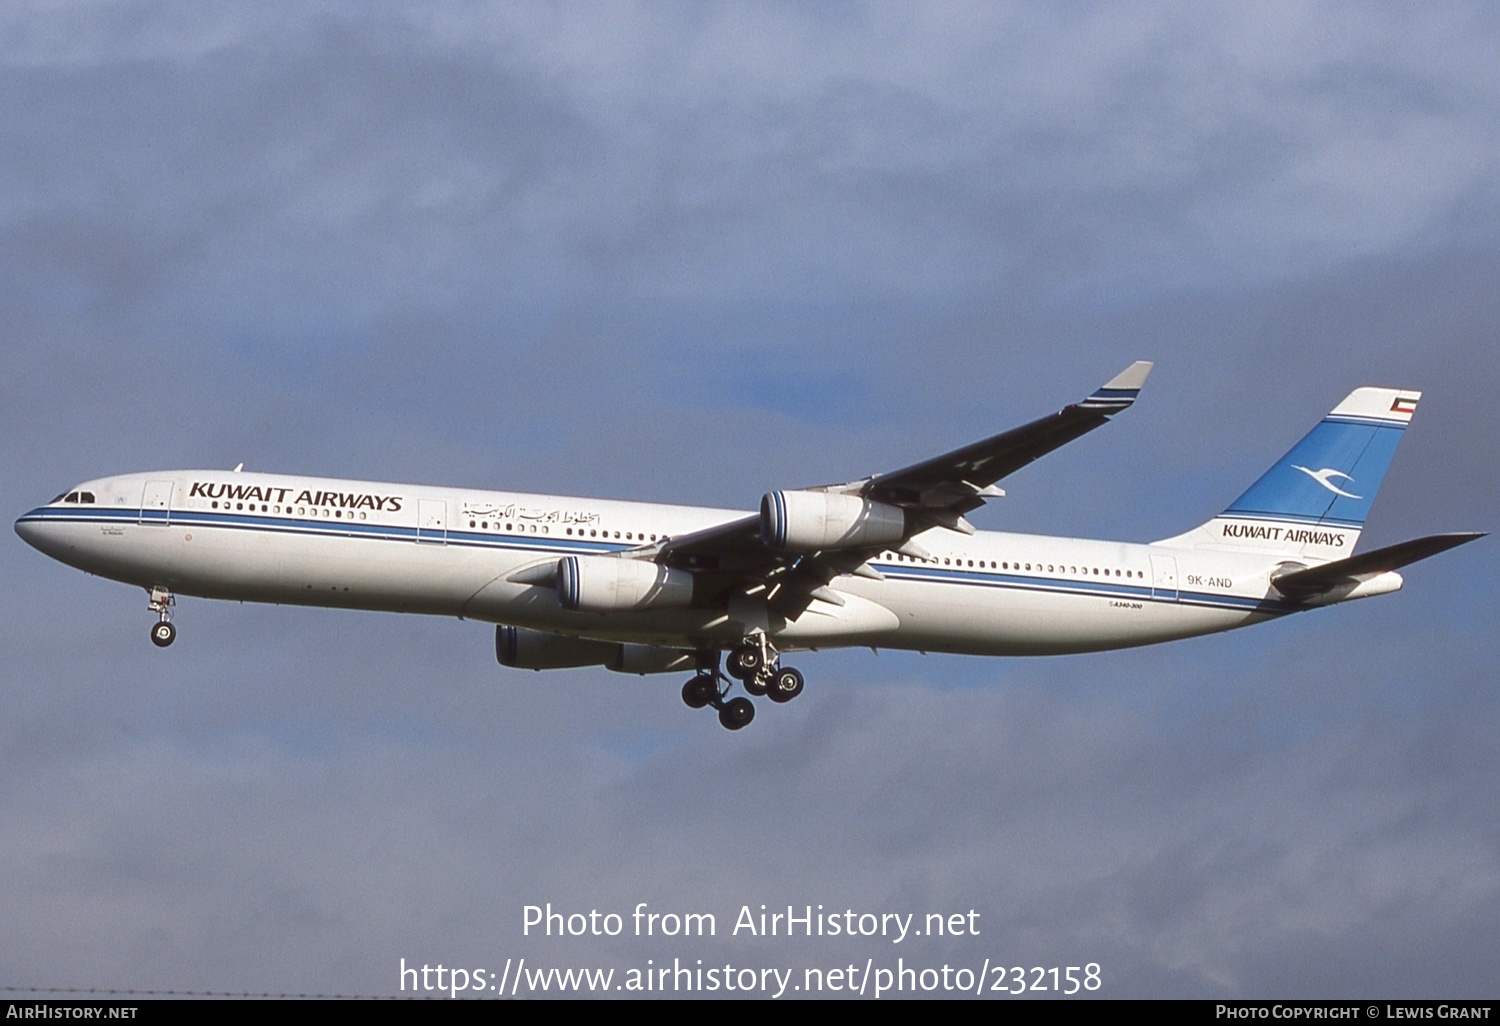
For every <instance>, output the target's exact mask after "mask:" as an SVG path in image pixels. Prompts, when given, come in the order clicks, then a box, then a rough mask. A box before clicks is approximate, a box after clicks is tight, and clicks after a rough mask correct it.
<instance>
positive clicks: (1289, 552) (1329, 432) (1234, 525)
mask: <svg viewBox="0 0 1500 1026" xmlns="http://www.w3.org/2000/svg"><path fill="white" fill-rule="evenodd" d="M1421 397H1422V393H1420V392H1412V391H1406V390H1403V389H1397V388H1356V389H1355V390H1354V391H1353V392H1350V393H1349V395H1348V397H1347V398H1345V399H1344V401H1343V402H1341V403H1339V404H1338V405H1337V406H1336V407H1334V408H1333V411H1332V412H1331V413H1329V414H1328V416H1326V417H1324V418H1323V419H1322V420H1321V421H1319V422H1318V424H1317V425H1316V426H1314V427H1313V429H1312V430H1311V431H1309V432H1308V433H1307V434H1306V435H1305V436H1304V437H1303V439H1302V441H1300V442H1298V443H1297V444H1296V445H1295V446H1293V447H1292V450H1291V451H1290V452H1288V453H1287V454H1286V455H1285V456H1283V457H1281V459H1280V460H1278V461H1277V462H1276V464H1275V465H1274V466H1272V467H1271V469H1270V470H1268V471H1266V472H1265V473H1264V474H1262V475H1261V477H1260V480H1258V481H1256V482H1255V483H1254V484H1253V485H1251V486H1250V487H1249V489H1248V490H1246V492H1245V494H1243V495H1241V496H1240V497H1239V498H1238V499H1236V500H1234V502H1232V503H1230V505H1229V508H1228V509H1226V510H1225V511H1224V512H1222V513H1220V514H1219V515H1218V516H1217V517H1214V519H1212V520H1210V521H1209V522H1208V523H1206V524H1204V525H1202V526H1201V527H1197V528H1194V529H1193V530H1191V531H1189V532H1187V533H1186V534H1183V535H1179V536H1177V537H1175V538H1168V539H1165V540H1163V541H1161V542H1158V543H1157V544H1161V545H1175V546H1178V547H1184V548H1215V549H1231V550H1238V551H1247V552H1249V551H1253V552H1264V553H1267V554H1268V555H1276V556H1284V557H1287V558H1300V559H1306V560H1313V561H1326V560H1331V559H1342V558H1345V557H1347V556H1348V555H1349V554H1350V553H1351V552H1353V551H1354V545H1355V543H1356V542H1357V541H1359V535H1360V532H1361V531H1362V530H1363V529H1364V525H1365V518H1366V517H1367V516H1368V515H1369V512H1370V506H1371V505H1372V504H1373V503H1374V501H1375V492H1376V490H1377V489H1379V488H1380V482H1381V481H1382V480H1384V478H1385V472H1386V469H1387V468H1388V467H1389V466H1390V465H1391V458H1392V457H1393V456H1394V455H1395V454H1396V444H1397V443H1398V442H1400V441H1401V433H1402V432H1403V431H1404V430H1406V425H1407V424H1409V423H1411V416H1412V413H1413V412H1415V410H1416V408H1417V400H1418V399H1420V398H1421Z"/></svg>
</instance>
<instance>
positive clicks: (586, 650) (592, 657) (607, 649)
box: [495, 625, 620, 670]
mask: <svg viewBox="0 0 1500 1026" xmlns="http://www.w3.org/2000/svg"><path fill="white" fill-rule="evenodd" d="M619 648H620V646H619V645H616V644H614V643H612V642H608V641H588V640H586V639H584V638H570V637H568V636H566V635H563V634H548V633H546V632H544V631H532V630H527V629H526V628H525V627H506V626H504V625H502V626H499V627H496V628H495V658H496V659H497V660H499V662H500V665H501V666H513V667H515V668H516V669H518V670H560V669H563V668H565V667H569V666H603V665H604V664H605V663H607V662H609V661H610V660H611V659H613V658H614V657H615V655H616V654H617V653H618V651H619Z"/></svg>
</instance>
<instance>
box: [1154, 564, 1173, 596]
mask: <svg viewBox="0 0 1500 1026" xmlns="http://www.w3.org/2000/svg"><path fill="white" fill-rule="evenodd" d="M1151 597H1152V598H1159V599H1170V600H1171V601H1173V602H1176V601H1177V558H1176V557H1175V556H1152V557H1151Z"/></svg>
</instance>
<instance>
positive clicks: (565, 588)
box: [557, 556, 693, 613]
mask: <svg viewBox="0 0 1500 1026" xmlns="http://www.w3.org/2000/svg"><path fill="white" fill-rule="evenodd" d="M557 601H558V602H560V603H562V607H563V608H564V609H568V610H573V611H575V612H584V613H617V612H622V611H624V610H630V609H682V608H685V607H686V606H688V605H691V604H692V601H693V575H692V574H690V573H688V572H687V571H685V570H674V569H672V568H671V567H666V566H662V565H661V564H660V563H652V562H650V561H648V560H644V559H616V558H613V557H609V556H564V557H563V558H562V559H560V560H558V562H557Z"/></svg>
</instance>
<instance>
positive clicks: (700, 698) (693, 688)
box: [682, 677, 715, 709]
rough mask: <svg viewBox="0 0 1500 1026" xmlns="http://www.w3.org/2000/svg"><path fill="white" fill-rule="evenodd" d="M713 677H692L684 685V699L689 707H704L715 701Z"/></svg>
mask: <svg viewBox="0 0 1500 1026" xmlns="http://www.w3.org/2000/svg"><path fill="white" fill-rule="evenodd" d="M714 690H715V689H714V686H713V679H712V678H711V677H692V678H689V680H688V682H687V683H686V684H684V685H683V686H682V701H683V703H684V704H685V705H686V706H687V707H688V708H689V709H702V708H703V707H704V706H705V705H707V704H708V703H709V702H711V701H713V693H714Z"/></svg>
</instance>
